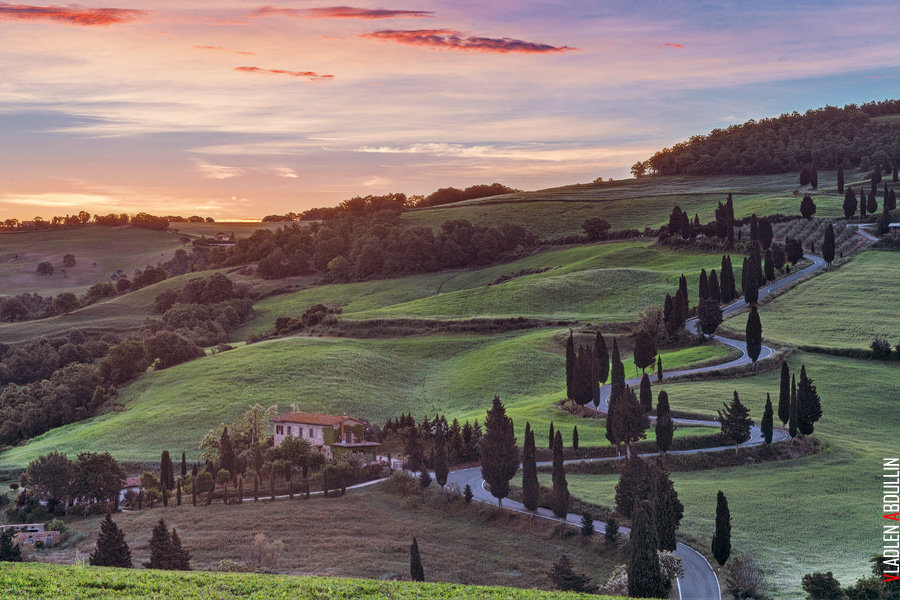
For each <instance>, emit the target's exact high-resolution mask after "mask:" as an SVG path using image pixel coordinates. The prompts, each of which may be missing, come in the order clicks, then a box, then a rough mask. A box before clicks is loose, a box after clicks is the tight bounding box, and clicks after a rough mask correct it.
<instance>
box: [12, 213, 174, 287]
mask: <svg viewBox="0 0 900 600" xmlns="http://www.w3.org/2000/svg"><path fill="white" fill-rule="evenodd" d="M181 247H182V244H181V242H179V241H178V237H177V236H175V235H172V234H170V233H166V232H164V231H151V230H149V229H141V228H138V227H100V226H89V227H78V228H74V229H65V230H60V231H36V232H27V233H4V234H0V295H2V294H6V295H15V294H21V293H24V292H28V293H31V292H35V291H36V292H38V293H39V294H41V295H51V296H52V295H56V294H58V293H59V292H64V291H71V292H75V293H81V292H83V291H84V290H86V289H87V288H89V287H90V286H91V285H93V284H95V283H97V282H98V281H109V276H110V275H111V274H112V273H114V272H115V271H116V270H117V269H122V270H123V271H124V272H125V273H126V274H127V275H128V276H129V277H131V275H132V274H133V272H134V270H135V269H143V268H144V267H146V266H147V265H156V264H157V263H159V262H161V261H165V260H167V259H168V258H169V257H170V256H171V254H172V253H173V252H174V251H175V250H176V249H177V248H181ZM64 254H73V255H74V256H75V260H76V261H77V262H76V264H75V266H74V267H69V268H67V269H66V274H65V276H63V273H62V269H63V268H64V267H63V265H62V257H63V255H64ZM16 255H18V257H19V258H15V257H16ZM43 261H50V263H52V264H53V275H49V276H44V275H38V274H37V273H36V272H35V270H36V269H37V265H38V263H40V262H43Z"/></svg>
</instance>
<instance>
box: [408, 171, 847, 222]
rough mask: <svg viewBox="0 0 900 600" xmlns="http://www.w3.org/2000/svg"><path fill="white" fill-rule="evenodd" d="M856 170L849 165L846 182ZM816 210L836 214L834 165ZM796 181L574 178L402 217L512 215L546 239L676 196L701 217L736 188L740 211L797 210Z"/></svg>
mask: <svg viewBox="0 0 900 600" xmlns="http://www.w3.org/2000/svg"><path fill="white" fill-rule="evenodd" d="M858 177H859V175H858V174H855V173H848V174H847V183H848V184H850V183H852V182H854V181H855V180H856V179H857V178H858ZM819 182H820V186H821V187H820V189H819V194H818V195H817V196H816V205H817V206H818V211H817V212H816V216H818V217H828V216H839V215H842V214H843V212H842V210H841V203H842V202H843V195H838V194H837V189H836V187H835V186H836V173H835V172H834V171H821V172H820V173H819ZM797 187H798V181H797V174H796V173H784V174H779V175H757V176H752V177H746V176H744V177H741V176H733V177H729V176H719V177H644V178H641V179H627V180H623V181H615V182H608V183H598V184H583V185H570V186H565V187H560V188H552V189H547V190H539V191H535V192H523V193H520V194H506V195H503V196H493V197H490V198H479V199H477V200H468V201H465V202H460V203H457V204H452V205H446V206H439V207H434V208H428V209H421V210H415V211H410V212H407V213H404V215H403V219H404V221H406V222H408V223H410V224H415V225H427V226H429V227H434V228H437V227H440V225H441V223H443V222H444V221H447V220H450V219H469V220H470V221H472V222H478V223H481V224H485V225H499V224H500V223H502V222H504V221H505V222H512V223H517V224H519V225H522V226H523V227H525V228H527V229H528V230H530V231H532V232H533V233H535V234H537V235H538V236H539V237H541V238H544V239H547V238H553V237H557V236H561V235H567V234H581V233H583V231H582V229H581V224H582V223H583V222H584V221H585V219H588V218H590V217H600V218H602V219H606V220H607V221H609V222H610V223H611V224H612V228H613V229H614V230H617V229H638V230H643V229H644V227H659V226H660V225H663V224H664V223H666V222H668V216H669V213H670V212H672V206H673V205H674V204H678V205H679V206H681V208H682V209H683V210H686V211H687V212H688V214H690V215H691V216H693V215H694V213H697V214H699V215H700V219H701V220H702V221H703V222H707V221H710V220H712V218H713V213H714V211H715V207H716V203H717V202H720V201H724V199H725V196H726V195H727V194H728V192H733V193H734V194H735V196H734V211H735V216H737V217H738V218H740V217H744V216H749V215H750V214H752V213H754V212H755V213H756V214H758V215H768V214H774V213H784V214H799V212H800V199H801V197H799V196H795V195H793V193H792V192H793V191H794V190H795V189H796V188H797Z"/></svg>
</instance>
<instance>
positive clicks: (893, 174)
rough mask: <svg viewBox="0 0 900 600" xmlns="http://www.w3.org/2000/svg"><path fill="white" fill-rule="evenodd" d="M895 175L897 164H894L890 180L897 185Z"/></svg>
mask: <svg viewBox="0 0 900 600" xmlns="http://www.w3.org/2000/svg"><path fill="white" fill-rule="evenodd" d="M897 175H898V174H897V163H894V170H893V173H892V177H891V179H893V180H894V183H897Z"/></svg>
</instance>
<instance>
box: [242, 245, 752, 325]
mask: <svg viewBox="0 0 900 600" xmlns="http://www.w3.org/2000/svg"><path fill="white" fill-rule="evenodd" d="M720 263H721V257H720V255H718V254H707V253H695V252H679V251H674V250H669V249H666V248H656V247H652V246H651V245H650V242H620V243H610V244H593V245H586V246H576V247H571V248H565V249H561V250H548V251H545V252H540V253H537V254H534V255H532V256H528V257H526V258H522V259H519V260H515V261H513V262H509V263H505V264H500V265H494V266H491V267H487V268H483V269H476V270H465V271H449V272H442V273H430V274H426V275H416V276H412V277H404V278H400V279H392V280H387V281H366V282H360V283H349V284H337V285H325V286H319V287H314V288H310V289H306V290H303V291H300V292H296V293H293V294H286V295H283V296H275V297H272V298H268V299H266V300H263V301H262V302H259V303H257V304H256V306H255V307H254V310H255V313H256V319H255V320H254V321H252V322H251V323H249V324H248V325H246V326H245V327H244V328H243V329H241V330H238V331H236V332H235V337H236V339H240V338H241V337H242V336H244V335H246V334H247V333H249V332H251V331H263V330H266V329H270V328H271V327H272V325H273V324H274V323H275V319H276V318H277V317H279V316H299V315H300V314H302V313H303V311H304V310H305V309H306V308H308V307H309V306H310V305H312V304H315V303H325V304H334V305H338V306H342V307H343V311H344V317H345V318H348V319H363V318H397V317H427V318H435V319H451V318H466V317H474V316H529V317H539V318H552V319H563V318H565V319H602V320H604V321H631V320H634V319H636V318H637V316H638V315H639V313H640V312H641V311H642V310H644V309H645V308H646V307H647V305H648V304H651V303H652V304H656V305H661V304H662V301H663V299H664V298H665V295H666V293H667V292H671V293H674V290H675V288H676V287H677V285H678V277H679V276H680V275H681V274H682V273H684V274H685V275H686V276H687V277H688V286H689V289H690V290H692V292H691V293H692V294H693V293H694V292H693V290H696V288H697V279H698V277H699V275H700V269H703V268H705V269H707V270H709V269H713V268H715V269H718V268H719V266H720ZM527 269H546V270H545V271H543V272H539V273H534V274H530V275H522V276H516V277H513V278H512V279H510V280H509V281H505V282H504V283H498V284H495V285H489V284H492V283H493V282H495V281H497V280H498V278H500V277H504V276H507V277H508V276H515V275H516V274H518V273H520V272H522V271H524V270H527ZM736 276H737V277H738V278H739V277H740V272H739V270H738V273H736Z"/></svg>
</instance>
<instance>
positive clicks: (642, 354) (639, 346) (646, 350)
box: [633, 330, 656, 371]
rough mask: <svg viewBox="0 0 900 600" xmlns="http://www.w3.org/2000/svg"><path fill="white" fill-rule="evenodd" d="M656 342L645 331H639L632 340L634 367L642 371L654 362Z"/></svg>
mask: <svg viewBox="0 0 900 600" xmlns="http://www.w3.org/2000/svg"><path fill="white" fill-rule="evenodd" d="M655 358H656V342H655V341H653V338H652V337H651V336H650V334H649V333H647V332H646V331H643V330H641V331H639V332H638V333H637V335H636V336H635V338H634V357H633V359H634V366H635V367H637V368H638V369H641V370H642V371H646V370H647V367H649V366H650V365H652V364H653V363H654V362H655V360H654V359H655Z"/></svg>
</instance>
